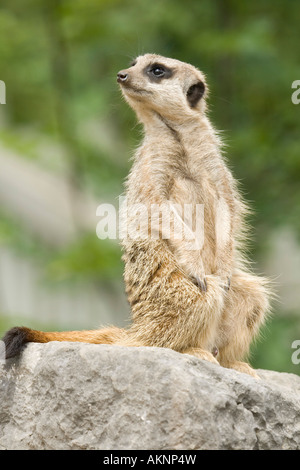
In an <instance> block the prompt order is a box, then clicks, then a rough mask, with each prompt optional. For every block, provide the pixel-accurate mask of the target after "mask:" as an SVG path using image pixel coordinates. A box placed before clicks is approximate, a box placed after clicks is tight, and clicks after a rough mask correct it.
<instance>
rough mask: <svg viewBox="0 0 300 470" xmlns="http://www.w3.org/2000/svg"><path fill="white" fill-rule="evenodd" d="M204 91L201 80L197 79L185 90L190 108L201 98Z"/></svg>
mask: <svg viewBox="0 0 300 470" xmlns="http://www.w3.org/2000/svg"><path fill="white" fill-rule="evenodd" d="M204 92H205V85H204V83H203V82H201V81H199V82H197V83H194V85H192V86H190V88H189V89H188V91H187V94H186V97H187V100H188V103H189V105H190V107H191V108H194V107H195V106H196V105H197V103H198V101H199V100H200V99H201V98H202V96H203V95H204Z"/></svg>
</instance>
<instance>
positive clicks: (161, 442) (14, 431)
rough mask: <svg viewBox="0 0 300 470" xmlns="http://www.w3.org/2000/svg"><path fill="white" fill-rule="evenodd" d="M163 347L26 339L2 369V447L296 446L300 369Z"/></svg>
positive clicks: (298, 444) (298, 445) (299, 431)
mask: <svg viewBox="0 0 300 470" xmlns="http://www.w3.org/2000/svg"><path fill="white" fill-rule="evenodd" d="M259 375H260V377H261V380H260V381H258V380H255V379H254V378H252V377H250V376H247V375H245V374H241V373H238V372H235V371H233V370H229V369H224V368H222V367H220V366H218V365H215V364H211V363H209V362H206V361H201V360H199V359H197V358H194V357H192V356H188V355H182V354H179V353H176V352H174V351H171V350H167V349H161V348H125V347H118V346H107V345H93V344H83V343H57V342H53V343H48V344H29V345H28V346H27V348H26V349H25V350H24V352H23V354H22V355H21V357H20V358H19V359H16V360H10V361H7V362H6V364H5V365H4V366H3V368H2V369H1V372H0V403H1V405H0V449H105V450H119V449H122V450H123V449H126V450H133V449H134V450H139V449H143V450H149V449H150V450H167V449H171V450H174V449H178V450H182V449H184V450H195V449H274V450H275V449H300V377H298V376H296V375H293V374H285V373H279V372H273V371H266V370H264V371H259Z"/></svg>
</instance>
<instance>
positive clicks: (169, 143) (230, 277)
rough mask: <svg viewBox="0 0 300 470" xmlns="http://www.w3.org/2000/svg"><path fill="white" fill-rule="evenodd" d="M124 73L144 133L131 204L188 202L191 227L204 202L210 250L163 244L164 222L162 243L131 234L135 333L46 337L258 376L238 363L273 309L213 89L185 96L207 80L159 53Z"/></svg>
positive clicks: (129, 280)
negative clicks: (256, 267) (158, 351)
mask: <svg viewBox="0 0 300 470" xmlns="http://www.w3.org/2000/svg"><path fill="white" fill-rule="evenodd" d="M155 64H158V65H159V64H160V65H162V66H163V67H165V68H166V69H167V70H171V76H170V77H167V78H165V77H163V78H162V79H159V80H157V79H156V78H155V77H153V76H152V75H151V74H152V72H151V71H149V70H151V65H152V66H153V65H155ZM120 74H121V75H120V77H121V78H119V81H120V82H121V88H122V92H123V94H124V97H125V99H126V100H127V101H128V103H129V104H130V106H131V107H132V108H133V109H134V110H135V112H136V114H137V116H138V118H139V120H140V121H141V122H142V123H143V125H144V130H145V137H144V140H143V143H142V145H141V146H140V148H139V149H138V150H137V152H136V155H135V159H134V163H133V166H132V169H131V172H130V174H129V177H128V180H127V182H126V197H127V205H128V206H129V207H130V206H131V205H132V204H137V203H141V204H144V205H145V206H146V207H147V208H148V209H149V213H150V208H151V205H152V204H158V205H162V204H165V203H168V204H171V205H172V207H173V205H174V207H175V206H176V204H179V205H183V204H190V205H191V206H192V207H193V211H192V213H191V215H190V217H189V218H188V219H187V220H185V223H186V224H187V226H188V228H190V229H191V230H193V228H194V225H195V211H194V209H195V207H196V204H203V205H204V244H203V246H201V247H200V248H199V249H197V250H195V249H190V241H189V240H187V239H186V238H184V239H181V240H178V239H176V237H175V236H174V231H173V232H172V233H171V236H170V238H169V239H163V234H162V232H161V231H160V227H159V226H157V227H156V228H157V231H158V232H159V233H160V237H158V238H153V237H152V238H151V237H148V238H143V239H130V238H124V240H123V241H122V245H123V251H124V254H123V260H124V263H125V272H124V280H125V286H126V292H127V295H128V300H129V303H130V305H131V310H132V325H131V327H130V328H129V329H128V330H123V329H117V328H113V329H111V330H110V329H108V330H98V331H94V332H78V333H77V334H76V332H67V333H61V334H54V335H53V336H50V335H51V334H50V333H45V338H48V339H46V340H47V341H49V340H67V341H87V342H93V343H108V344H110V343H114V344H121V345H127V346H160V347H166V348H171V349H174V350H176V351H179V352H182V353H186V354H192V355H195V356H197V357H200V358H203V359H206V360H210V361H212V362H217V361H218V362H219V363H220V364H221V365H223V366H225V367H231V368H234V369H236V370H238V371H241V372H246V373H248V374H250V375H254V376H256V373H255V372H254V371H253V369H251V367H250V366H249V365H248V364H247V363H245V362H241V361H242V360H243V359H244V358H245V356H246V355H247V353H248V351H249V346H250V343H251V341H252V339H253V338H254V337H255V336H256V335H257V333H258V330H259V327H260V325H261V324H262V323H263V321H264V319H265V316H266V313H267V312H268V309H269V301H268V297H269V295H268V286H267V285H268V283H267V280H266V279H264V278H261V277H257V276H255V275H253V274H251V273H250V272H249V269H248V267H247V261H246V260H245V258H244V255H243V240H244V239H245V233H246V227H245V223H244V217H245V215H246V214H247V207H246V205H245V203H244V202H243V201H242V199H241V197H240V195H239V191H238V189H237V185H236V183H235V180H234V179H233V176H232V174H231V172H230V171H229V169H228V168H227V166H226V163H225V160H224V157H223V156H222V153H221V141H220V138H219V136H218V135H217V133H216V132H215V130H214V129H213V127H212V125H211V123H210V121H209V119H208V117H207V115H206V96H207V85H205V93H204V95H203V96H202V97H201V98H200V99H199V100H198V101H197V102H196V104H195V105H193V106H191V105H190V102H189V101H188V99H187V96H188V93H190V90H192V89H191V87H192V86H193V85H194V84H197V83H202V84H205V77H204V76H203V74H202V73H201V72H200V71H199V70H198V69H196V68H195V67H193V66H192V65H189V64H186V63H183V62H180V61H178V60H174V59H168V58H164V57H161V56H157V55H154V54H146V55H144V56H140V57H138V58H137V59H136V62H135V64H134V65H133V66H132V67H130V68H129V69H127V70H124V71H122V72H120ZM125 76H126V79H125V78H124V77H125ZM122 77H123V81H122ZM150 222H151V221H150V219H149V223H150ZM127 223H128V226H129V227H134V226H135V225H136V216H134V215H132V214H130V213H129V214H127ZM174 223H175V222H174ZM173 229H174V225H173ZM39 333H40V334H41V332H39ZM55 335H56V336H55ZM36 336H37V337H38V336H39V335H38V334H36ZM31 340H32V339H31ZM212 351H217V352H218V354H217V352H215V353H214V355H213V354H212ZM215 356H216V357H215Z"/></svg>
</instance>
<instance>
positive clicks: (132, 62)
mask: <svg viewBox="0 0 300 470" xmlns="http://www.w3.org/2000/svg"><path fill="white" fill-rule="evenodd" d="M136 63H137V60H136V59H134V60H132V61H131V62H130V64H129V67H134V66H135V65H136Z"/></svg>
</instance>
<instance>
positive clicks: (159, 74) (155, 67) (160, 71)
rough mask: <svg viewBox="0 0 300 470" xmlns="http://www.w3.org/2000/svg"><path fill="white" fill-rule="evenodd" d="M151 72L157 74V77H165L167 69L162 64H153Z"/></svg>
mask: <svg viewBox="0 0 300 470" xmlns="http://www.w3.org/2000/svg"><path fill="white" fill-rule="evenodd" d="M150 72H151V73H152V74H153V75H154V76H155V77H163V76H164V75H165V69H164V67H162V66H161V65H153V67H152V69H151V70H150Z"/></svg>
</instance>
